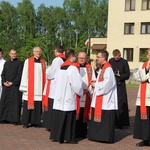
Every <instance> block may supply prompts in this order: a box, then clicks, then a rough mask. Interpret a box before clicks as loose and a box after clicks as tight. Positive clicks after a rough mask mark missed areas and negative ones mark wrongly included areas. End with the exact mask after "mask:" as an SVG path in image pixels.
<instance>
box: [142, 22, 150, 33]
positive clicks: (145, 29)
mask: <svg viewBox="0 0 150 150" xmlns="http://www.w3.org/2000/svg"><path fill="white" fill-rule="evenodd" d="M141 34H150V22H142V23H141Z"/></svg>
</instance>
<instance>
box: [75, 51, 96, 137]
mask: <svg viewBox="0 0 150 150" xmlns="http://www.w3.org/2000/svg"><path fill="white" fill-rule="evenodd" d="M75 66H77V68H78V69H79V72H80V75H81V78H82V81H83V89H84V95H83V96H81V97H80V116H79V119H78V120H77V121H76V136H77V137H81V138H86V134H87V120H88V112H89V108H90V104H91V93H92V90H93V89H92V87H91V86H90V83H91V81H95V80H96V77H95V73H94V69H93V67H92V66H91V65H90V64H89V63H88V62H87V55H86V53H85V52H84V51H80V52H79V54H78V62H77V63H75Z"/></svg>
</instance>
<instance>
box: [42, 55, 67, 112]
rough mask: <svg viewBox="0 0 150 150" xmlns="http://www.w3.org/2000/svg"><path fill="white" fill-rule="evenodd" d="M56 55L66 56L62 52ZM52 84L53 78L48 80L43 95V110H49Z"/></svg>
mask: <svg viewBox="0 0 150 150" xmlns="http://www.w3.org/2000/svg"><path fill="white" fill-rule="evenodd" d="M56 57H61V58H65V55H64V54H63V53H61V54H58V55H57V56H56ZM50 85H51V80H47V86H46V94H45V95H43V102H42V107H43V110H45V111H48V95H49V91H50Z"/></svg>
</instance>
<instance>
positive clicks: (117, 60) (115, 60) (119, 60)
mask: <svg viewBox="0 0 150 150" xmlns="http://www.w3.org/2000/svg"><path fill="white" fill-rule="evenodd" d="M121 59H122V57H120V58H119V59H118V60H115V59H114V60H115V61H116V62H118V61H120V60H121Z"/></svg>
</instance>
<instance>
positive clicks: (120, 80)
mask: <svg viewBox="0 0 150 150" xmlns="http://www.w3.org/2000/svg"><path fill="white" fill-rule="evenodd" d="M113 57H114V58H111V59H110V60H109V62H110V64H111V65H112V68H113V71H114V74H115V77H116V82H117V93H118V110H117V111H116V123H115V125H116V127H118V128H120V129H122V128H123V126H129V125H130V122H129V110H128V99H127V92H126V83H125V80H127V79H129V77H130V68H129V65H128V62H127V60H125V59H123V58H122V57H121V53H120V51H119V50H118V49H115V50H114V51H113Z"/></svg>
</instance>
